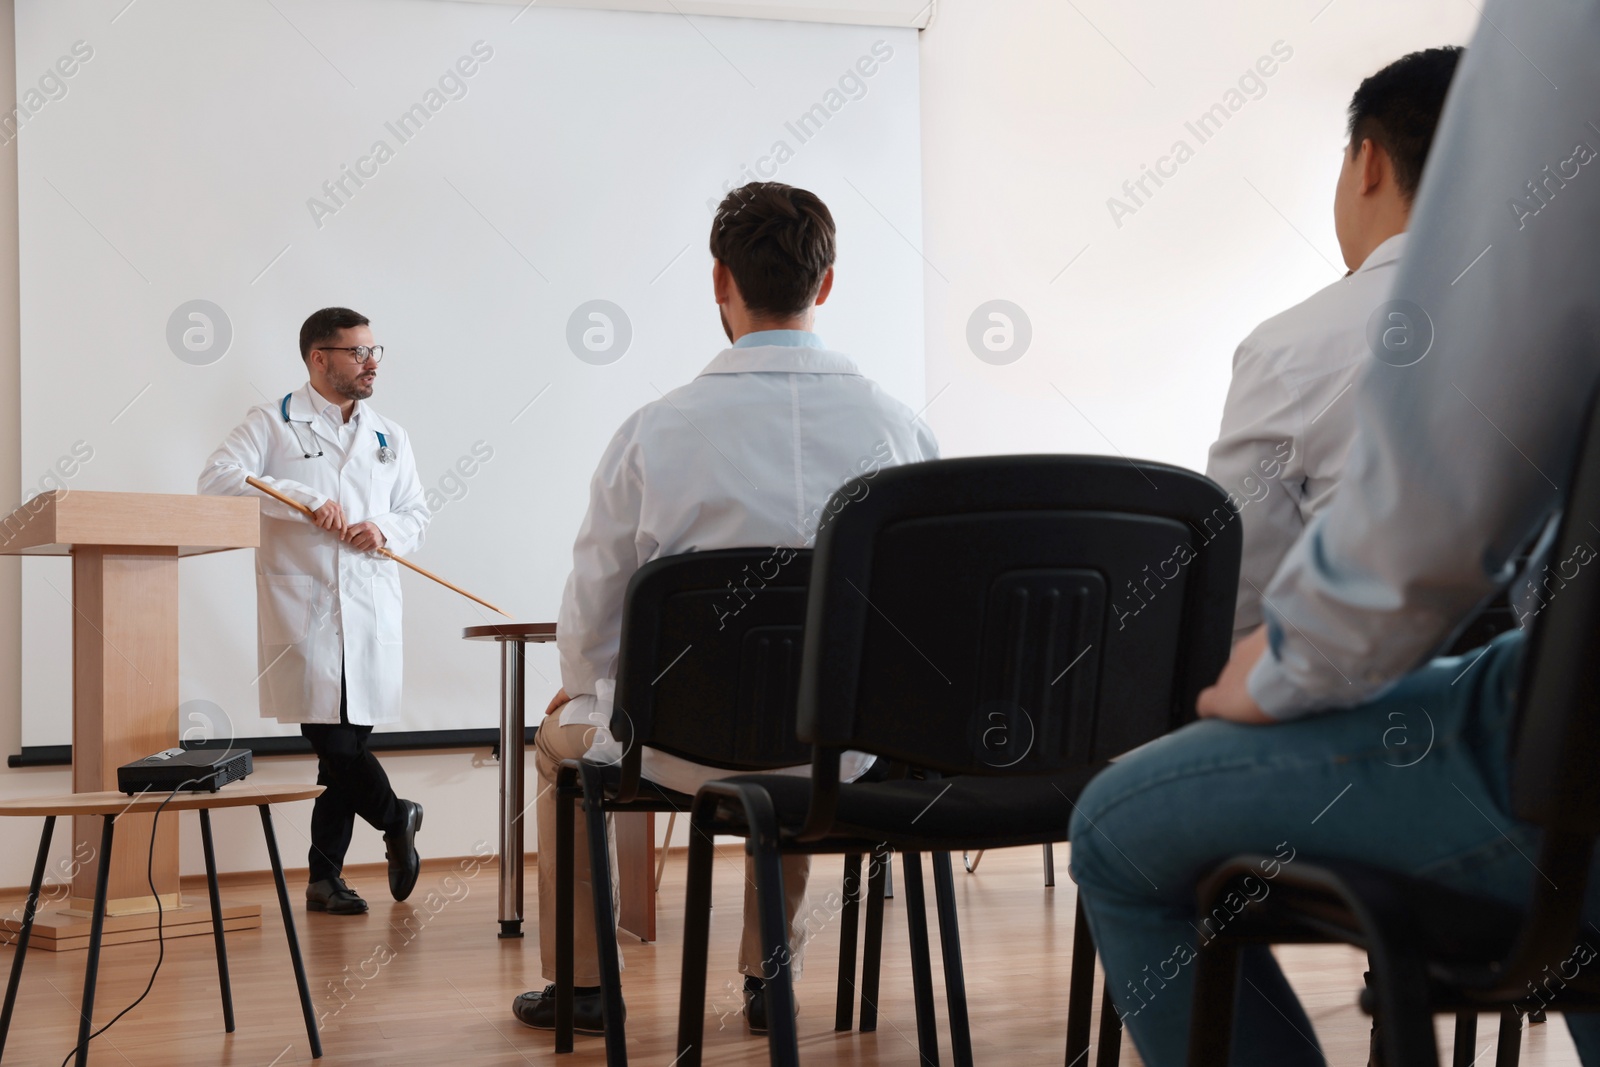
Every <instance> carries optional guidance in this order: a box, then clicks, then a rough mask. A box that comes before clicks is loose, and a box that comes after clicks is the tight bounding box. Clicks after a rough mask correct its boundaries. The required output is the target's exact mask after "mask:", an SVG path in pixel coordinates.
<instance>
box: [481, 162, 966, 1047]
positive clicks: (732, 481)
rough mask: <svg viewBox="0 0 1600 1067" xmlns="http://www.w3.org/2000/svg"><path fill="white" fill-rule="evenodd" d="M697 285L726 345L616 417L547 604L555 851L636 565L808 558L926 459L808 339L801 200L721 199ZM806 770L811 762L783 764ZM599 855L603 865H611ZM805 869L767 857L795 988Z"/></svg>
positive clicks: (550, 1021) (582, 917) (809, 291)
mask: <svg viewBox="0 0 1600 1067" xmlns="http://www.w3.org/2000/svg"><path fill="white" fill-rule="evenodd" d="M711 254H712V256H713V259H714V263H713V265H712V269H711V286H712V292H713V293H714V295H715V298H716V302H717V306H718V309H719V311H720V313H721V316H722V326H723V330H724V332H725V333H726V334H727V335H728V340H729V341H731V342H732V347H731V348H727V349H724V350H723V351H722V352H721V354H719V355H718V356H717V357H716V358H715V359H713V360H712V361H711V364H710V365H709V366H708V367H706V369H705V370H704V371H702V372H701V373H700V376H699V377H697V378H695V379H694V381H692V382H690V383H689V384H688V385H685V386H682V387H680V388H678V389H675V390H673V391H672V392H670V393H668V394H666V395H665V396H663V397H662V398H661V399H660V400H658V401H654V402H652V403H649V404H646V405H645V406H644V407H643V408H640V409H639V410H638V411H636V412H634V414H633V415H631V416H629V417H628V419H627V420H626V421H625V422H623V424H622V428H621V429H619V430H618V431H617V433H616V435H615V436H614V437H613V438H612V439H611V443H610V445H609V446H607V448H606V450H605V454H604V455H603V456H602V457H601V459H600V465H599V468H598V469H597V470H596V471H595V474H594V479H593V481H592V483H591V485H590V496H589V512H588V514H587V515H586V516H585V517H584V520H583V525H582V527H581V528H580V530H579V532H578V540H577V543H576V545H575V546H574V547H573V553H572V556H573V560H572V562H573V567H572V574H571V576H570V577H569V578H568V579H567V586H566V591H565V593H564V594H563V596H562V600H561V614H560V619H559V623H558V627H557V634H558V637H557V639H556V644H557V648H558V650H559V652H560V656H561V682H562V688H561V691H560V692H558V693H557V694H556V695H555V698H554V699H553V700H551V702H550V706H549V708H547V709H546V711H545V714H546V716H548V717H547V718H546V719H545V721H544V723H543V724H542V725H541V726H540V728H539V733H538V737H537V739H536V744H535V748H536V754H535V759H534V765H535V767H536V769H537V770H538V773H539V778H540V781H541V787H540V791H539V796H538V800H537V802H536V806H537V811H538V820H539V846H540V849H541V852H542V850H544V849H546V848H554V843H555V839H556V801H555V795H554V787H555V780H556V771H557V769H558V768H559V767H560V765H561V761H562V760H563V759H574V758H580V757H583V756H584V755H590V756H593V757H596V758H611V757H620V755H621V753H620V752H619V751H616V742H615V740H614V739H612V738H611V737H610V736H609V734H607V733H606V726H607V724H608V723H609V722H610V720H611V709H612V699H613V696H614V694H615V689H616V666H617V664H616V659H617V649H618V645H619V643H620V641H621V632H622V602H623V594H624V592H625V591H626V590H627V588H628V581H629V579H630V578H632V577H633V574H634V572H635V571H637V570H638V569H639V568H640V567H641V566H643V565H644V564H646V563H648V562H649V561H650V560H653V559H656V558H659V557H661V556H670V555H674V554H676V553H680V552H689V551H703V550H708V549H717V548H739V547H756V546H759V547H771V548H782V547H790V548H803V547H809V546H810V544H811V542H812V540H813V538H814V537H815V535H816V531H817V528H818V526H819V525H821V522H822V516H823V511H824V506H825V504H826V503H827V501H828V498H829V496H830V494H832V493H833V492H834V490H836V489H839V488H840V487H841V485H844V486H845V492H846V493H847V494H849V495H850V496H851V498H852V499H858V498H859V497H860V496H862V495H865V493H866V492H868V491H869V490H870V486H869V485H868V481H869V480H870V479H871V478H872V477H873V476H874V475H875V474H876V473H877V472H878V470H879V469H880V468H881V467H884V466H892V465H895V464H900V463H914V462H917V461H919V460H925V459H933V458H935V457H936V456H937V454H938V446H937V445H936V444H935V442H934V439H933V434H932V433H931V432H930V431H929V430H928V429H927V427H926V426H924V425H922V424H921V423H919V422H918V421H917V418H916V416H915V415H913V414H912V412H911V410H910V409H909V408H907V407H906V406H905V405H904V404H901V403H899V402H897V401H895V400H894V399H892V398H891V397H889V396H887V395H886V394H885V393H884V392H883V390H881V389H880V388H878V386H877V385H875V384H874V383H873V382H872V381H870V380H869V379H867V378H865V377H864V376H862V374H861V372H860V371H859V370H858V369H856V365H855V364H854V363H853V362H852V361H851V360H850V359H849V358H848V357H846V356H844V355H842V354H840V353H838V352H833V351H829V350H828V349H827V348H825V347H824V346H823V344H822V341H821V339H820V338H819V337H818V336H817V335H816V334H815V333H813V332H812V324H813V320H814V319H815V317H816V308H817V307H818V306H820V305H821V304H823V303H824V302H825V301H827V299H828V296H829V294H830V293H831V292H832V291H833V278H834V273H833V261H834V254H835V240H834V226H833V217H832V216H831V215H830V214H829V213H828V209H827V207H826V205H824V204H823V203H822V201H821V200H819V199H817V197H815V196H813V195H812V194H811V193H808V192H806V191H805V190H803V189H795V188H791V187H790V186H787V185H781V184H778V183H776V182H766V183H754V184H751V185H747V186H744V187H743V188H741V189H737V190H735V191H734V192H732V193H730V194H729V195H728V197H727V198H726V199H725V200H723V202H722V205H721V207H720V208H719V209H718V211H717V215H716V219H715V221H714V223H713V225H712V229H711ZM643 759H644V774H645V777H647V778H649V779H650V780H651V781H654V782H657V783H660V784H661V785H664V786H666V787H668V788H670V789H675V790H678V791H681V792H684V793H690V794H692V793H694V792H695V791H696V790H697V789H698V788H699V787H700V785H701V784H702V783H703V782H706V781H709V780H711V779H713V778H718V777H725V776H726V775H727V772H726V771H720V770H717V769H715V768H710V767H703V766H700V765H697V764H694V763H690V762H687V761H685V760H682V759H678V758H676V757H674V756H671V755H669V754H668V753H665V752H657V751H653V750H651V749H648V748H647V749H645V750H644V752H643ZM868 762H869V761H868V759H867V758H866V757H864V756H860V755H859V754H851V755H848V756H847V757H846V758H845V761H843V763H842V764H841V768H842V769H841V775H842V776H844V777H846V779H847V780H854V778H855V777H857V776H859V775H860V774H861V772H862V771H864V770H865V769H866V764H867V763H868ZM790 770H791V771H792V772H793V773H798V774H806V773H809V771H810V768H809V767H795V768H790ZM573 841H574V844H575V850H576V855H577V864H576V870H577V880H578V883H579V884H578V885H577V887H576V894H575V897H574V900H575V902H576V909H575V927H576V931H575V941H576V953H575V955H576V970H575V975H576V985H577V987H578V989H577V995H576V997H575V1009H574V1014H575V1016H576V1028H577V1029H578V1030H579V1031H581V1032H583V1033H595V1034H598V1033H604V1020H603V1019H602V1017H601V1002H600V988H599V982H600V968H599V955H598V952H597V949H596V943H595V929H594V909H593V905H592V901H593V896H592V890H591V888H590V881H589V858H588V847H587V838H586V836H585V834H584V832H583V830H582V828H581V827H579V828H578V829H577V830H576V832H575V833H574V835H573ZM540 860H541V862H540V863H539V949H540V957H541V961H542V963H543V967H544V974H545V977H546V978H553V977H554V976H555V966H556V959H555V953H556V927H555V902H556V873H555V866H556V865H555V863H554V862H553V860H551V861H546V856H545V855H541V857H540ZM613 862H614V860H613ZM809 872H810V863H809V858H808V857H805V856H788V857H785V858H784V860H783V883H784V906H785V909H786V912H787V915H788V919H789V925H790V937H791V948H792V950H793V951H794V957H793V962H792V966H793V968H794V974H795V976H796V977H799V973H800V967H799V962H800V961H799V950H800V949H801V947H802V945H801V944H800V943H799V937H800V934H801V932H802V931H803V926H801V925H798V924H796V922H795V917H796V915H797V914H799V912H800V910H801V903H802V901H803V900H804V897H805V888H806V879H807V877H808V875H809ZM753 887H754V878H753V875H750V874H749V872H747V888H746V891H745V906H744V914H745V929H744V937H743V940H742V941H741V943H740V948H739V969H740V970H741V971H742V972H743V973H744V975H745V983H744V988H745V997H746V1005H745V1017H746V1020H747V1022H748V1024H749V1026H750V1028H751V1030H753V1031H756V1032H760V1031H763V1030H765V1029H766V1005H765V998H764V997H762V996H761V995H760V994H761V990H762V988H763V986H762V970H763V964H762V952H761V940H760V932H759V927H758V925H757V918H758V915H757V906H756V900H755V893H754V888H753ZM554 990H555V987H554V986H548V987H546V988H545V989H544V990H543V991H542V992H530V993H524V994H522V995H521V996H519V997H517V999H516V1002H515V1004H514V1005H513V1007H512V1010H513V1012H514V1013H515V1014H516V1017H517V1018H518V1019H520V1020H521V1021H522V1022H524V1023H526V1024H528V1025H529V1026H533V1027H538V1028H540V1029H553V1028H554V1026H555V994H554Z"/></svg>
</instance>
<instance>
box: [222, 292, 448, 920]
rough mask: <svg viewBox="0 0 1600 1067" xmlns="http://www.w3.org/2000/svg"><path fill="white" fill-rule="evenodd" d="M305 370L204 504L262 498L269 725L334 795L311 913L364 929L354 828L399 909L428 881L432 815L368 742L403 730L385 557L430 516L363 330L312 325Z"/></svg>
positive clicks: (259, 576) (260, 582) (337, 322)
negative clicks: (291, 742)
mask: <svg viewBox="0 0 1600 1067" xmlns="http://www.w3.org/2000/svg"><path fill="white" fill-rule="evenodd" d="M300 358H301V359H302V360H303V361H304V362H305V365H306V373H307V375H308V377H309V378H310V381H308V382H307V383H306V384H305V385H303V386H301V387H300V388H299V389H296V390H295V391H294V392H291V393H286V394H284V396H283V397H282V399H280V400H277V401H273V402H270V403H266V404H261V405H258V406H256V407H254V408H251V409H250V411H249V412H248V413H247V414H246V415H245V420H244V422H243V423H242V424H241V425H240V426H239V427H238V428H237V429H235V430H234V431H233V432H232V433H231V434H229V435H228V439H227V440H226V441H224V442H223V443H222V446H221V447H220V448H218V449H217V451H216V452H215V453H213V454H212V456H211V459H210V460H209V461H208V462H207V464H206V468H205V470H204V471H203V472H202V473H201V475H200V492H202V493H210V494H213V495H218V496H260V497H261V515H262V518H263V519H264V520H265V521H264V522H263V523H262V524H261V547H260V548H259V549H257V551H256V608H257V611H258V613H259V641H258V643H257V648H258V651H259V655H260V666H261V675H260V678H259V679H258V681H257V684H258V685H259V687H260V691H261V712H262V714H263V715H269V716H272V717H274V718H276V719H277V720H278V721H279V722H293V723H299V724H300V732H301V734H303V735H304V736H305V737H306V739H307V740H309V741H310V742H311V747H312V749H314V750H315V751H316V753H317V784H318V785H322V786H325V787H326V789H325V791H324V792H323V793H322V795H321V796H319V797H318V798H317V800H316V804H315V807H314V808H313V809H312V812H311V853H310V866H311V877H310V884H309V885H308V886H307V887H306V909H307V910H308V911H325V912H329V913H332V914H334V915H359V914H360V913H362V912H364V911H366V910H367V902H366V901H365V900H362V899H361V897H360V896H359V895H358V894H357V893H356V891H355V890H354V889H352V888H350V886H349V885H347V884H346V883H345V881H344V879H343V878H342V877H341V872H342V871H343V868H344V856H345V852H346V850H347V849H348V848H349V847H350V838H351V834H352V833H353V831H354V828H355V817H356V816H357V815H359V816H361V817H362V818H363V819H365V820H366V821H367V822H369V823H371V824H372V825H373V826H374V827H375V828H376V829H378V830H379V831H381V832H382V833H383V839H384V842H385V844H386V846H387V852H388V859H389V892H390V893H391V894H392V895H393V896H394V898H395V899H396V900H404V899H406V897H407V896H409V895H410V893H411V890H412V889H413V888H414V887H415V886H416V884H417V876H418V874H419V873H420V870H421V860H420V858H419V857H418V855H417V849H416V834H417V830H418V829H420V828H421V826H422V805H421V804H418V803H417V802H416V801H413V800H401V799H400V798H398V797H396V796H395V793H394V788H393V787H392V786H391V785H390V784H389V777H388V775H386V774H385V773H384V771H383V767H382V765H380V764H379V763H378V759H377V757H376V756H374V755H373V754H372V752H371V751H370V750H369V749H368V747H367V740H368V737H369V735H370V734H371V733H372V728H373V726H374V725H376V724H379V723H390V722H398V721H399V718H400V683H401V677H402V674H403V664H402V660H401V644H400V639H401V627H400V574H399V568H398V567H397V566H396V565H395V563H394V561H393V560H390V559H385V558H383V557H381V556H378V555H376V554H374V552H373V550H374V549H378V548H388V549H389V550H390V551H391V552H395V553H398V554H401V555H404V554H406V553H408V552H411V551H413V550H415V549H416V548H417V547H418V546H420V545H421V544H422V537H423V532H424V531H425V530H426V529H427V526H428V520H429V518H430V516H429V513H428V509H427V507H426V505H425V504H424V503H423V493H422V483H421V482H420V481H419V480H418V478H417V464H416V459H415V457H414V456H413V455H412V452H411V439H410V438H409V437H408V436H407V434H406V432H405V431H404V430H402V429H401V428H400V427H399V426H398V425H397V424H395V423H394V422H392V421H390V420H388V419H385V418H383V417H382V416H380V415H379V414H378V413H377V412H376V411H374V410H373V409H372V406H371V405H370V404H368V403H366V401H367V398H368V397H370V396H372V391H373V384H374V383H375V382H376V381H377V377H378V363H379V361H380V360H382V359H383V346H382V345H379V344H374V343H373V336H372V329H371V326H370V324H369V323H368V321H367V318H366V316H364V315H361V314H358V313H357V312H354V311H351V310H350V309H349V308H323V309H322V310H320V311H317V312H315V313H314V314H312V315H311V317H310V318H308V319H306V321H305V324H304V325H303V326H301V327H300ZM247 476H254V477H255V478H256V479H257V480H258V481H260V482H263V483H265V484H267V485H270V486H272V487H273V488H274V489H276V490H277V491H278V492H280V493H282V494H283V495H285V496H287V497H290V498H291V499H294V500H298V501H299V502H300V503H302V504H304V505H305V506H306V507H308V508H310V509H311V510H312V511H313V512H314V513H315V514H316V519H315V522H314V523H313V522H308V521H307V520H306V519H305V518H304V517H303V516H302V515H301V514H300V513H299V512H298V511H295V510H294V509H293V508H291V507H289V506H288V505H286V504H284V503H282V502H281V501H278V500H274V499H273V498H272V497H269V496H266V495H265V494H263V493H260V491H259V490H257V489H255V488H254V487H252V486H251V485H249V484H248V483H246V481H245V478H246V477H247ZM358 520H359V521H358ZM330 534H334V535H337V536H333V537H330V536H329V535H330Z"/></svg>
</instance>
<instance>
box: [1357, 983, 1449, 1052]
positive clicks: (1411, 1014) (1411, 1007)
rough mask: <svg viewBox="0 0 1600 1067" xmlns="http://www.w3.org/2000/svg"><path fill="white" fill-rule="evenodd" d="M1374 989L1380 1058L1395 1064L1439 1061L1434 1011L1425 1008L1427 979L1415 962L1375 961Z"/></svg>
mask: <svg viewBox="0 0 1600 1067" xmlns="http://www.w3.org/2000/svg"><path fill="white" fill-rule="evenodd" d="M1374 964H1375V966H1374V968H1373V990H1374V992H1375V993H1376V994H1377V1008H1378V1013H1377V1014H1378V1017H1379V1019H1380V1020H1381V1022H1382V1024H1383V1058H1384V1062H1385V1063H1389V1064H1395V1065H1401V1064H1403V1065H1405V1067H1410V1065H1411V1064H1423V1063H1426V1064H1434V1063H1438V1062H1439V1045H1438V1042H1436V1041H1435V1040H1434V1037H1433V1011H1432V1009H1431V1008H1430V1007H1429V1006H1428V1000H1427V992H1426V991H1427V988H1428V976H1427V972H1426V970H1425V969H1424V968H1423V967H1422V966H1421V964H1419V963H1418V962H1416V961H1415V960H1412V959H1409V958H1405V957H1400V958H1393V957H1391V958H1389V959H1388V960H1387V961H1385V963H1384V964H1379V962H1378V961H1377V960H1374Z"/></svg>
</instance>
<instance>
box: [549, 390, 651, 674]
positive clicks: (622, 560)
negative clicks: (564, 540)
mask: <svg viewBox="0 0 1600 1067" xmlns="http://www.w3.org/2000/svg"><path fill="white" fill-rule="evenodd" d="M637 419H638V416H637V415H636V416H634V418H631V419H629V420H628V421H627V422H625V423H623V425H622V428H621V429H620V430H618V431H617V433H616V436H615V437H613V438H612V439H611V443H610V444H609V445H608V446H607V447H606V451H605V454H604V455H603V456H602V457H601V459H600V466H599V468H598V469H597V470H596V471H595V473H594V478H593V479H592V480H591V481H590V483H589V511H588V513H587V514H586V515H585V516H584V518H583V525H582V527H580V529H579V530H578V539H577V542H576V543H575V544H574V545H573V547H572V574H571V575H570V576H568V578H567V587H566V591H565V592H564V593H563V594H562V596H561V613H560V615H559V617H558V619H557V623H556V648H557V651H558V652H559V653H560V658H561V685H562V687H563V688H564V689H565V690H566V691H567V694H568V695H569V696H574V697H576V696H582V695H586V694H593V693H595V692H596V686H597V683H601V682H609V681H610V680H612V679H614V678H615V675H616V663H617V649H618V646H619V645H620V644H621V641H622V599H623V596H624V595H625V594H626V593H627V590H628V582H629V580H630V579H632V578H633V574H634V572H635V571H637V570H638V569H639V566H640V560H641V559H647V558H649V554H650V552H652V551H653V546H641V544H640V536H641V535H640V531H639V523H640V510H641V507H642V503H643V487H644V482H643V478H642V476H641V472H640V469H639V465H638V456H637V452H636V449H637V447H638V446H637V443H636V441H635V437H634V428H635V427H636V425H637ZM642 547H643V551H641V548H642ZM603 695H605V696H609V695H610V694H609V688H608V691H607V693H606V694H603Z"/></svg>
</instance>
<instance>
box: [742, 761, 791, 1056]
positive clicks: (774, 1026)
mask: <svg viewBox="0 0 1600 1067" xmlns="http://www.w3.org/2000/svg"><path fill="white" fill-rule="evenodd" d="M741 799H742V800H743V801H744V806H745V817H746V818H747V819H748V820H749V821H748V823H747V825H748V826H749V827H750V836H749V837H748V838H746V839H745V847H746V848H747V849H748V850H749V852H750V857H751V859H752V860H754V866H755V874H756V898H757V900H758V901H759V902H760V909H761V948H762V959H763V961H764V962H763V964H762V968H761V970H762V974H761V979H762V981H763V982H764V983H765V987H766V997H767V1056H768V1060H769V1062H770V1063H771V1064H772V1067H800V1035H799V1033H798V1031H797V1030H796V1029H795V1025H794V977H793V973H794V972H793V968H792V967H791V963H792V959H791V954H790V949H789V920H788V916H786V915H785V914H784V908H783V899H784V897H783V864H782V863H781V862H780V860H779V856H778V816H777V812H776V811H775V810H774V808H773V806H772V798H771V797H769V796H768V795H767V794H766V793H765V792H764V791H762V790H760V789H755V788H751V789H746V790H742V791H741ZM769 971H770V972H771V973H770V974H768V973H767V972H769Z"/></svg>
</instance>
